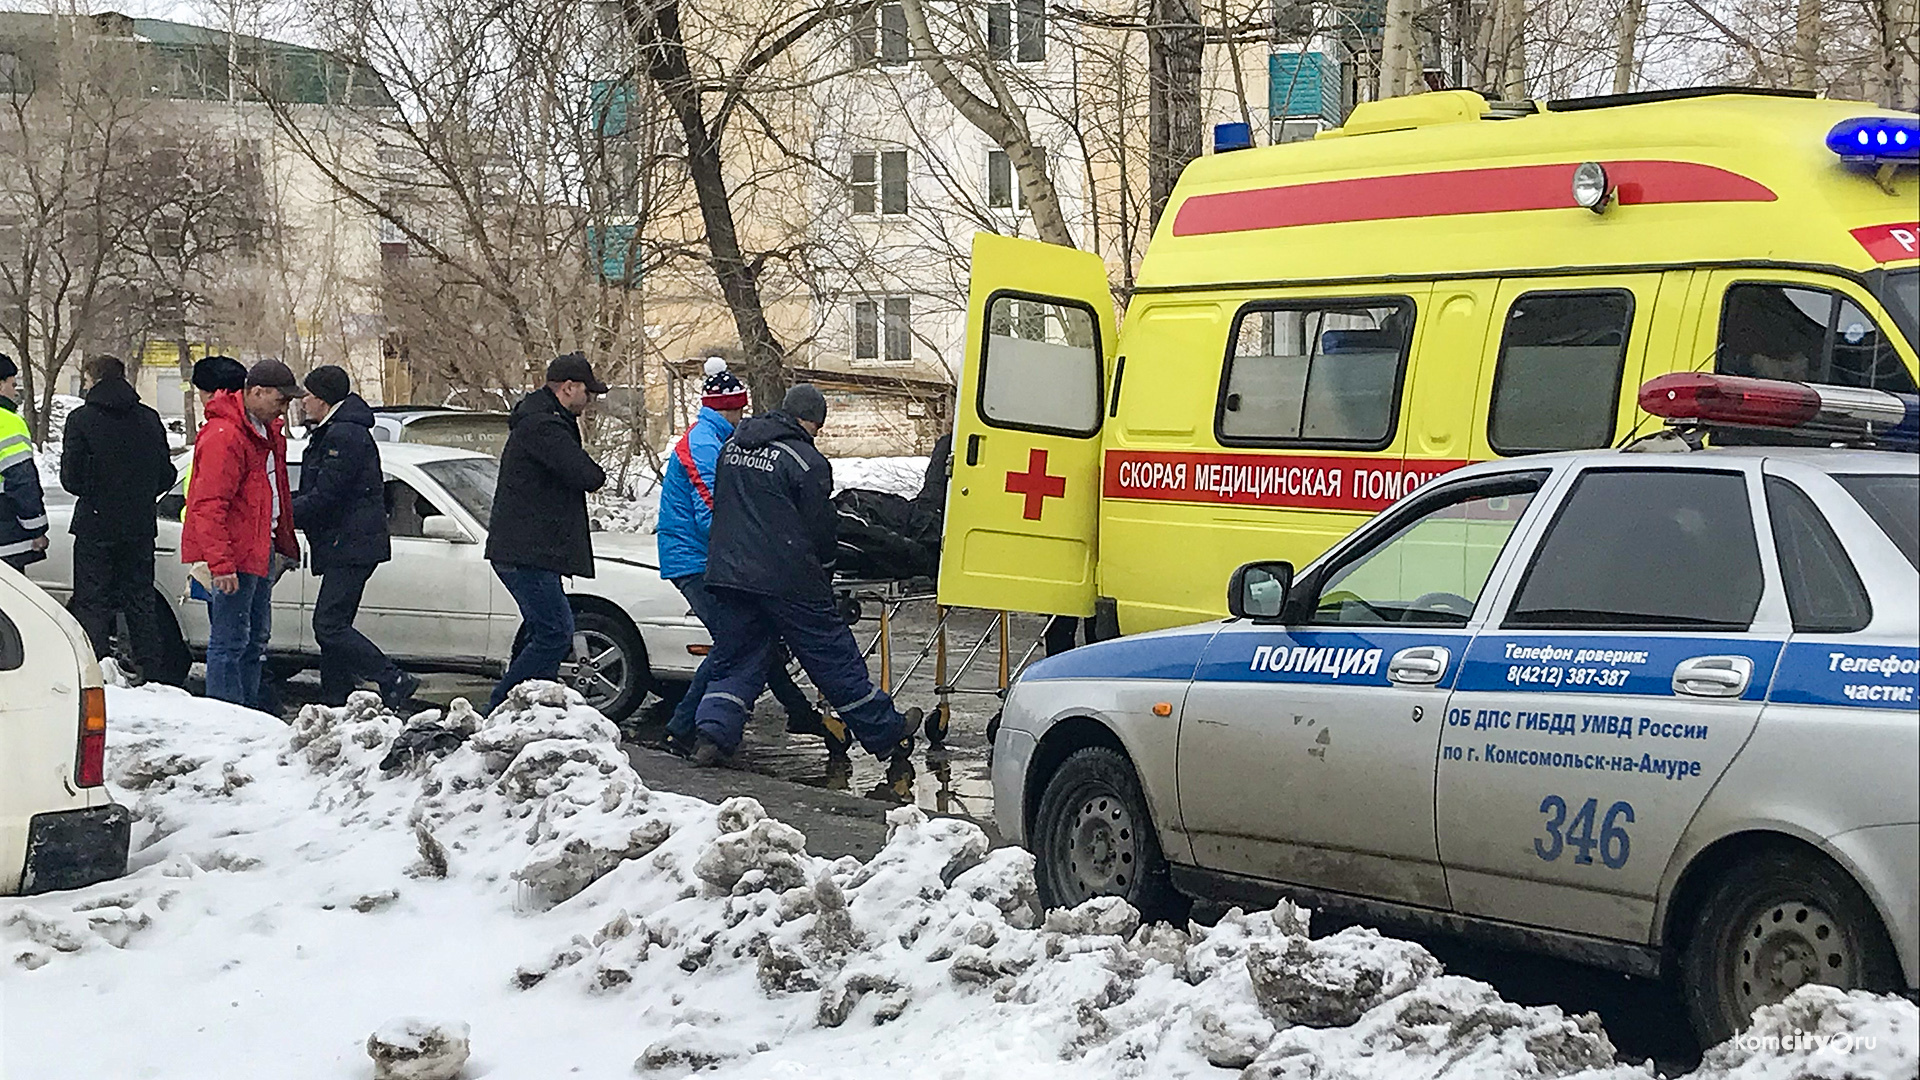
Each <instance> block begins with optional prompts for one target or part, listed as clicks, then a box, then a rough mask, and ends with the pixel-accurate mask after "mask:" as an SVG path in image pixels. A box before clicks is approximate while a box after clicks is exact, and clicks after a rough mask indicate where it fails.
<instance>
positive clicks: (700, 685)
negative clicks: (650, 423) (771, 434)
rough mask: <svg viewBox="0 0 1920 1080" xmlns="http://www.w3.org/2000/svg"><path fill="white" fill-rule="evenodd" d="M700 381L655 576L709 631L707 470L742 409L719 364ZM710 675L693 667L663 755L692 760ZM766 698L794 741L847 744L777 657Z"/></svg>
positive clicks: (666, 481) (671, 471) (669, 480)
mask: <svg viewBox="0 0 1920 1080" xmlns="http://www.w3.org/2000/svg"><path fill="white" fill-rule="evenodd" d="M705 373H706V381H705V382H704V383H703V384H702V385H701V388H700V389H701V393H700V415H699V416H697V417H695V418H694V421H693V426H691V427H689V428H687V430H686V433H685V434H684V435H682V436H680V441H679V442H678V443H676V444H674V447H673V454H672V455H671V456H670V457H669V458H668V460H667V462H666V467H665V469H664V472H665V473H666V475H665V476H664V477H663V478H662V480H661V484H660V518H659V522H658V524H656V526H655V532H656V533H658V537H659V539H658V546H659V552H660V576H661V577H663V578H665V579H667V580H668V581H670V582H672V583H673V587H674V588H676V589H679V590H680V594H681V595H682V596H685V597H686V598H687V606H688V607H690V608H692V609H693V613H694V615H695V616H696V617H697V618H699V620H700V621H701V623H703V624H704V625H705V626H706V627H707V628H708V631H709V632H711V631H712V629H713V593H712V592H711V591H709V590H708V589H707V542H708V537H709V535H710V534H711V531H712V529H713V485H714V469H715V467H716V466H717V465H718V464H719V462H720V448H721V447H723V446H725V445H726V443H727V440H728V439H730V438H732V437H733V429H734V428H735V427H736V426H737V425H738V424H739V423H740V418H741V417H742V416H743V415H745V413H746V409H747V388H746V387H745V386H742V385H741V384H740V380H739V379H737V378H735V377H734V376H733V373H732V372H730V371H728V370H727V362H726V361H725V360H722V359H721V358H720V357H717V356H711V357H708V358H707V363H706V368H705ZM711 676H712V656H711V654H709V656H708V658H707V659H706V660H703V661H701V662H700V667H699V669H698V670H696V671H695V672H694V673H693V682H692V683H691V684H690V685H689V686H688V687H687V695H686V696H685V697H683V698H681V699H680V704H679V705H678V706H677V707H676V708H675V709H674V710H673V718H672V719H671V720H669V721H668V722H667V737H666V745H667V749H669V750H672V751H673V752H675V753H677V754H682V755H687V754H691V753H693V745H694V739H693V717H694V710H695V709H696V708H698V707H699V705H700V699H701V698H702V697H703V696H705V694H706V692H707V682H708V681H709V679H710V678H711ZM767 682H768V684H769V688H770V689H771V690H772V691H773V696H774V697H775V698H776V699H778V700H779V702H780V704H782V705H784V706H786V709H787V730H788V731H790V732H793V733H794V734H796V735H820V736H823V737H824V738H826V739H827V741H828V743H829V745H830V746H833V747H834V748H835V749H841V750H843V749H845V747H846V746H847V744H848V740H847V736H846V732H845V731H844V730H842V731H838V732H834V731H830V730H829V729H828V728H827V726H826V725H825V724H824V723H823V722H822V720H821V717H820V713H819V711H818V710H816V709H815V708H814V707H813V703H812V702H810V701H808V700H807V695H806V693H805V692H803V691H802V690H801V689H800V688H799V687H798V686H795V685H794V682H793V677H792V676H790V675H788V674H787V664H786V655H785V652H784V650H781V649H777V648H776V649H775V650H774V652H773V654H772V659H771V660H770V662H769V666H768V669H767Z"/></svg>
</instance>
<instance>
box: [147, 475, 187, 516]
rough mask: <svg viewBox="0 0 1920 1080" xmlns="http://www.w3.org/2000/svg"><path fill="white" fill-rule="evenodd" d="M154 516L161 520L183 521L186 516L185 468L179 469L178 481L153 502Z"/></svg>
mask: <svg viewBox="0 0 1920 1080" xmlns="http://www.w3.org/2000/svg"><path fill="white" fill-rule="evenodd" d="M153 512H154V516H155V517H157V518H159V519H160V520H161V521H184V520H185V519H186V516H187V469H181V470H180V482H179V483H177V484H175V485H173V490H172V491H169V492H167V493H166V494H165V495H162V496H160V501H159V502H157V503H154V504H153Z"/></svg>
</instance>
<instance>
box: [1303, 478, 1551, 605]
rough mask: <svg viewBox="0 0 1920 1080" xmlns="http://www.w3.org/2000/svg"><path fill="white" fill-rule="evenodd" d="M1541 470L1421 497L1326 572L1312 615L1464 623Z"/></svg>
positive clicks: (1537, 484) (1537, 485)
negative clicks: (1380, 537)
mask: <svg viewBox="0 0 1920 1080" xmlns="http://www.w3.org/2000/svg"><path fill="white" fill-rule="evenodd" d="M1545 477H1546V473H1544V472H1538V473H1525V474H1521V475H1519V476H1514V477H1502V478H1500V479H1499V480H1498V481H1494V482H1490V481H1478V482H1470V483H1465V484H1461V485H1458V486H1457V487H1456V489H1455V490H1453V491H1451V492H1448V491H1439V492H1435V493H1433V494H1432V495H1431V496H1428V497H1427V498H1425V499H1422V500H1421V501H1420V502H1419V503H1418V504H1416V505H1415V506H1414V507H1413V508H1412V513H1411V516H1410V517H1408V518H1407V519H1406V520H1405V522H1404V524H1401V525H1400V526H1398V527H1392V526H1389V527H1390V528H1392V532H1391V533H1390V534H1389V535H1388V536H1387V538H1386V539H1385V540H1384V541H1382V542H1381V543H1380V544H1378V545H1376V546H1372V547H1368V548H1365V549H1363V550H1362V551H1360V552H1358V553H1356V554H1355V555H1353V556H1352V557H1350V558H1349V559H1347V560H1346V561H1345V562H1344V563H1343V564H1341V565H1339V566H1337V567H1336V568H1335V569H1334V570H1333V571H1332V572H1331V573H1329V574H1328V575H1327V576H1326V578H1325V581H1324V583H1323V584H1322V585H1321V586H1320V587H1319V590H1318V595H1317V596H1316V597H1315V598H1314V600H1313V607H1312V614H1311V616H1310V617H1309V621H1311V622H1313V623H1316V624H1345V623H1375V624H1378V623H1415V624H1420V625H1428V626H1465V625H1466V623H1467V620H1468V619H1469V618H1470V617H1471V616H1472V615H1473V611H1474V608H1475V607H1476V606H1477V605H1478V604H1479V602H1480V594H1481V592H1482V591H1483V590H1485V588H1486V586H1487V578H1488V576H1489V575H1491V574H1492V573H1493V564H1494V563H1495V562H1496V561H1497V560H1498V559H1499V558H1500V552H1501V550H1502V549H1503V548H1505V547H1506V544H1507V540H1508V538H1509V537H1511V536H1512V535H1513V530H1514V529H1515V527H1517V526H1518V525H1519V523H1520V516H1521V515H1522V514H1524V513H1525V512H1526V509H1527V506H1528V505H1529V504H1530V503H1531V502H1532V501H1533V497H1534V495H1535V493H1537V492H1538V491H1539V490H1540V484H1541V481H1542V480H1543V479H1544V478H1545Z"/></svg>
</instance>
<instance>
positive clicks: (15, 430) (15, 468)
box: [0, 353, 47, 570]
mask: <svg viewBox="0 0 1920 1080" xmlns="http://www.w3.org/2000/svg"><path fill="white" fill-rule="evenodd" d="M19 379H20V369H19V368H18V367H16V366H14V363H13V357H11V356H8V355H7V354H6V353H0V562H4V563H6V564H7V565H8V566H11V567H13V568H14V569H15V570H25V569H26V568H27V567H29V566H31V565H33V564H34V563H37V562H39V561H40V560H42V559H44V558H46V557H47V506H46V503H45V501H44V500H43V499H42V497H41V493H40V467H39V466H38V465H36V464H35V463H34V460H33V437H32V436H31V435H29V434H28V433H27V422H26V420H25V419H24V418H22V417H21V415H20V407H19V405H17V404H15V402H16V401H17V400H18V394H19V392H20V391H19V389H18V386H19Z"/></svg>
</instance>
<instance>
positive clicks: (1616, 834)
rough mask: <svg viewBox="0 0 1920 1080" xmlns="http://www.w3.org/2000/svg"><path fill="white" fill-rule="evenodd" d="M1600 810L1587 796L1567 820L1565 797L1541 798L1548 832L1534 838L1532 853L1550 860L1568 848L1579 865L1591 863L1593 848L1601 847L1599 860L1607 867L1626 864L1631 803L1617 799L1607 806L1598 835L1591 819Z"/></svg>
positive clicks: (1631, 817) (1631, 815) (1630, 844)
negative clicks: (1594, 832)
mask: <svg viewBox="0 0 1920 1080" xmlns="http://www.w3.org/2000/svg"><path fill="white" fill-rule="evenodd" d="M1598 809H1599V802H1598V800H1595V799H1588V800H1587V801H1586V802H1584V803H1582V804H1581V805H1580V809H1579V810H1577V811H1575V812H1574V815H1573V820H1572V821H1568V820H1567V800H1565V799H1563V798H1561V797H1560V796H1558V795H1549V796H1547V797H1546V798H1544V799H1542V800H1540V812H1541V813H1542V814H1545V815H1547V820H1546V823H1545V824H1546V830H1547V835H1546V836H1545V837H1544V838H1542V837H1535V838H1534V840H1533V853H1534V854H1535V855H1538V856H1540V857H1541V858H1542V859H1545V860H1546V861H1547V862H1553V861H1554V860H1555V859H1558V858H1559V857H1560V855H1561V853H1562V852H1564V851H1565V850H1566V849H1567V848H1572V849H1574V850H1573V861H1574V862H1575V863H1578V864H1580V865H1582V866H1587V865H1591V864H1592V862H1593V849H1594V848H1599V849H1600V861H1601V862H1602V863H1603V864H1605V865H1606V868H1607V869H1609V870H1618V869H1620V868H1621V867H1623V866H1625V865H1627V853H1628V852H1629V851H1630V850H1631V849H1632V843H1631V841H1630V839H1629V838H1628V836H1627V830H1626V826H1627V825H1631V824H1632V823H1633V804H1632V803H1626V802H1617V803H1614V804H1613V805H1612V806H1610V807H1608V808H1607V813H1606V816H1605V817H1603V818H1602V819H1601V821H1600V835H1599V836H1598V837H1597V838H1596V837H1595V836H1594V835H1593V818H1594V814H1595V813H1596V812H1597V811H1598Z"/></svg>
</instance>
